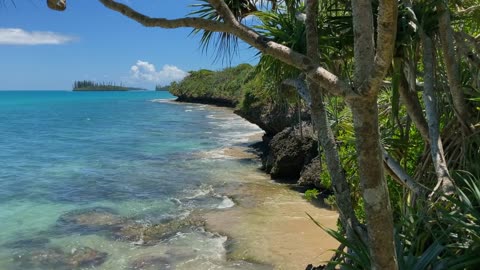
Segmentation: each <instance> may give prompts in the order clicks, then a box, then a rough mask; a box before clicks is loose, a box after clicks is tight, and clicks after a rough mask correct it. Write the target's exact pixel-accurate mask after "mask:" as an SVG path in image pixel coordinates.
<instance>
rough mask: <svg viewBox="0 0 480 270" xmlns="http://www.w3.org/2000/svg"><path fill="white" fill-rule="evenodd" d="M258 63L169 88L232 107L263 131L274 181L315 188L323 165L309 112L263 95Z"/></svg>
mask: <svg viewBox="0 0 480 270" xmlns="http://www.w3.org/2000/svg"><path fill="white" fill-rule="evenodd" d="M252 73H254V67H252V66H250V65H248V64H242V65H239V66H237V67H233V68H227V69H225V70H222V71H216V72H215V71H210V70H200V71H193V72H190V75H189V76H188V77H186V78H185V79H183V80H182V81H180V82H178V83H177V82H174V83H172V84H171V85H170V86H169V87H168V90H169V91H170V93H171V94H173V95H175V96H177V101H179V102H191V103H202V104H211V105H216V106H225V107H230V108H234V112H235V114H237V115H239V116H241V117H242V118H244V119H246V120H247V121H249V122H251V123H253V124H256V125H257V126H259V127H260V128H261V129H262V130H264V131H265V135H264V136H263V143H262V146H261V147H259V148H260V150H261V152H262V153H261V159H262V165H263V166H262V167H263V169H264V171H265V172H266V173H268V174H270V176H271V178H272V179H277V180H282V181H285V182H289V183H297V184H298V185H299V186H305V187H317V188H322V189H324V188H325V187H322V186H321V184H320V181H319V180H320V176H319V175H320V171H321V169H322V164H321V162H320V159H319V158H318V143H317V141H316V136H314V134H313V129H312V128H311V124H310V115H309V112H308V111H306V110H305V109H300V110H301V111H300V117H301V119H302V125H301V129H302V130H301V131H300V125H299V124H298V123H299V119H298V118H299V113H298V107H294V106H289V105H288V104H286V103H285V102H278V101H277V100H274V99H271V98H267V97H265V93H263V92H262V90H261V89H258V88H257V87H258V84H256V82H255V81H254V77H253V76H252Z"/></svg>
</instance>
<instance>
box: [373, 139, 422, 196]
mask: <svg viewBox="0 0 480 270" xmlns="http://www.w3.org/2000/svg"><path fill="white" fill-rule="evenodd" d="M382 152H383V162H384V165H385V168H386V169H387V171H388V172H389V173H390V175H391V176H392V178H393V179H394V180H395V181H397V183H399V184H400V185H402V186H404V187H406V188H408V189H409V190H411V191H413V193H415V195H417V196H419V197H423V196H424V195H425V194H426V192H427V188H426V187H424V186H422V185H420V184H419V183H418V182H417V181H415V180H413V179H412V178H411V177H410V175H408V173H407V172H406V171H405V170H404V169H403V168H402V166H401V165H400V163H398V161H396V160H395V159H394V158H393V157H392V156H390V154H389V153H388V152H387V150H385V148H384V147H383V146H382Z"/></svg>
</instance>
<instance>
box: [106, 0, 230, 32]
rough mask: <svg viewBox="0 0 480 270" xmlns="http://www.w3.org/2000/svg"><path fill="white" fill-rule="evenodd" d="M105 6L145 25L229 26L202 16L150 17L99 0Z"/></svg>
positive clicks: (218, 28)
mask: <svg viewBox="0 0 480 270" xmlns="http://www.w3.org/2000/svg"><path fill="white" fill-rule="evenodd" d="M99 1H100V2H101V3H102V4H103V5H104V6H105V7H107V8H109V9H111V10H114V11H117V12H119V13H122V14H123V15H124V16H127V17H128V18H130V19H132V20H134V21H136V22H138V23H140V24H141V25H143V26H146V27H161V28H180V27H192V28H201V29H205V30H209V31H215V32H228V30H229V27H228V25H226V24H225V23H223V22H218V21H212V20H206V19H202V18H181V19H165V18H151V17H148V16H145V15H144V14H142V13H140V12H138V11H136V10H134V9H132V8H131V7H129V6H127V5H124V4H121V3H117V2H115V1H112V0H99Z"/></svg>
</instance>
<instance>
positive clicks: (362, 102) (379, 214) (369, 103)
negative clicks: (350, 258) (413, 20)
mask: <svg viewBox="0 0 480 270" xmlns="http://www.w3.org/2000/svg"><path fill="white" fill-rule="evenodd" d="M372 9H373V8H372V1H371V0H355V1H352V11H353V33H354V60H355V72H354V87H355V91H356V92H357V93H359V94H360V95H361V97H358V98H351V99H347V102H348V103H349V105H350V108H351V110H352V116H353V125H354V129H355V140H356V148H357V159H358V168H359V176H360V186H361V189H362V197H363V200H364V205H365V214H366V218H367V231H368V238H369V248H370V255H371V258H372V269H378V270H380V269H392V270H396V269H398V265H397V258H396V252H395V244H394V241H393V239H394V237H393V217H392V209H391V207H390V199H389V195H388V189H387V183H386V180H385V175H384V171H383V160H382V155H383V154H382V151H381V149H380V135H379V130H378V107H377V94H378V91H379V89H380V86H381V84H382V81H383V78H384V76H385V73H386V71H387V68H388V67H389V66H390V65H391V60H392V57H393V48H394V44H395V35H396V18H397V2H396V1H386V0H384V1H379V14H378V19H377V21H378V28H377V47H376V48H375V42H374V27H373V10H372ZM375 49H376V51H375Z"/></svg>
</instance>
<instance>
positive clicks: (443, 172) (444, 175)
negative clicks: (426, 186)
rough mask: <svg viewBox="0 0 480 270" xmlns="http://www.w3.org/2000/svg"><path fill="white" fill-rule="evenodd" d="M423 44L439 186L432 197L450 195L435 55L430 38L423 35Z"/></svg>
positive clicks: (432, 148)
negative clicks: (439, 193) (440, 192)
mask: <svg viewBox="0 0 480 270" xmlns="http://www.w3.org/2000/svg"><path fill="white" fill-rule="evenodd" d="M421 36H422V42H423V66H424V76H423V80H424V90H423V101H424V103H425V112H426V115H427V123H428V133H429V136H430V154H431V156H432V161H433V166H434V167H435V174H436V175H437V185H436V186H435V188H434V189H433V192H432V193H431V194H430V196H432V195H434V194H435V193H437V191H442V193H443V194H450V193H452V192H453V190H454V185H453V180H452V178H451V177H450V173H449V172H448V167H447V162H446V160H445V154H444V152H443V144H442V139H441V138H440V121H439V116H438V113H437V97H436V94H435V89H434V81H435V78H434V62H433V61H434V60H433V59H434V55H433V43H432V40H431V39H430V37H429V36H427V35H426V34H425V33H421Z"/></svg>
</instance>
